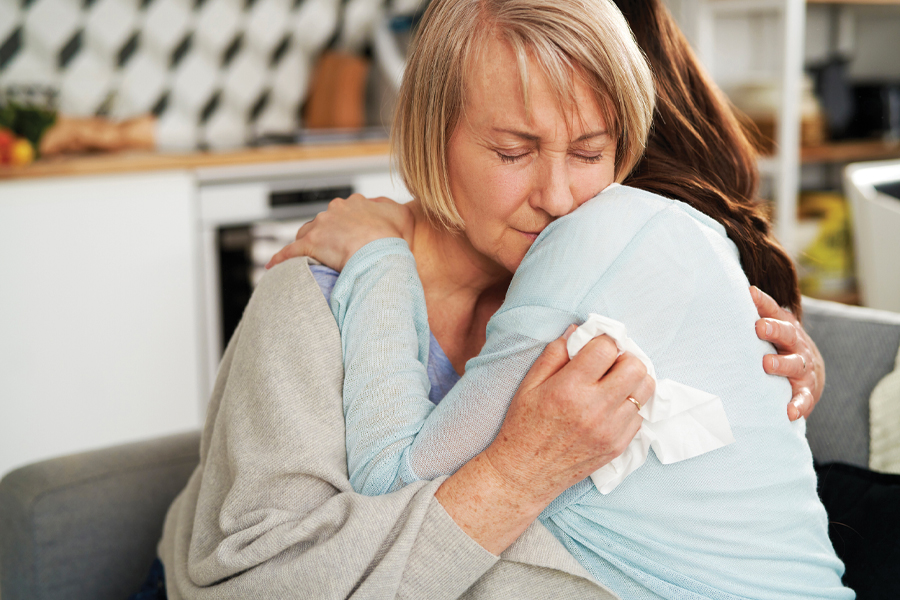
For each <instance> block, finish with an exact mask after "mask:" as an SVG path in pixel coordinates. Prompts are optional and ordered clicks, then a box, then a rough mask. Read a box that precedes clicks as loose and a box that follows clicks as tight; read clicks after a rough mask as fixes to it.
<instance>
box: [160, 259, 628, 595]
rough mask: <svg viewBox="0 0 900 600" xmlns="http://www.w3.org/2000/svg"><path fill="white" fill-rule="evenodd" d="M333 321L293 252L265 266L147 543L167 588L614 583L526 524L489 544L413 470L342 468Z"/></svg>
mask: <svg viewBox="0 0 900 600" xmlns="http://www.w3.org/2000/svg"><path fill="white" fill-rule="evenodd" d="M342 381H343V367H342V362H341V342H340V334H339V332H338V329H337V326H336V324H335V322H334V318H333V317H332V315H331V311H330V310H329V308H328V306H327V304H326V302H325V299H324V298H323V296H322V293H321V291H320V290H319V287H318V285H317V284H316V282H315V280H314V279H313V277H312V274H311V273H310V271H309V268H308V265H307V261H306V259H295V260H291V261H288V262H286V263H284V264H282V265H279V266H278V267H276V268H275V269H273V270H272V271H271V272H269V273H268V274H267V275H266V276H265V277H264V278H263V280H262V282H261V283H260V285H259V286H258V287H257V289H256V290H255V292H254V294H253V297H252V298H251V300H250V304H249V305H248V307H247V309H246V311H245V313H244V316H243V319H242V321H241V324H240V326H239V327H238V329H237V331H236V332H235V334H234V337H233V338H232V339H231V342H230V343H229V345H228V348H227V350H226V352H225V356H224V358H223V359H222V363H221V366H220V367H219V374H218V378H217V380H216V385H215V389H214V390H213V394H212V398H211V400H210V405H209V411H208V413H207V419H206V427H205V429H204V431H203V434H202V438H201V446H200V464H199V465H198V467H197V468H196V470H195V471H194V473H193V474H192V476H191V478H190V480H189V481H188V484H187V486H186V487H185V489H184V490H183V491H182V492H181V493H180V494H179V495H178V497H177V498H176V499H175V501H174V503H173V504H172V506H171V508H170V509H169V512H168V514H167V516H166V520H165V526H164V530H163V537H162V540H161V541H160V543H159V547H158V551H159V556H160V558H161V559H162V561H163V564H164V565H165V569H166V580H167V581H166V583H167V588H168V593H169V597H170V598H171V599H172V600H180V599H181V598H185V599H193V598H198V599H200V598H217V599H220V598H286V597H301V598H345V597H353V598H394V597H401V598H434V599H437V598H457V597H465V598H550V597H552V598H615V596H614V595H613V594H612V593H611V592H610V591H609V590H608V589H606V588H605V587H603V586H602V585H600V584H598V583H597V582H595V581H594V580H593V579H592V578H591V576H590V575H589V574H588V573H587V571H585V570H584V568H582V567H581V566H580V565H579V564H578V562H576V561H575V560H574V559H573V558H572V556H571V555H570V554H569V553H568V552H567V551H566V550H565V548H564V547H563V546H562V545H561V544H560V543H559V542H558V541H557V540H556V538H554V537H553V536H552V535H551V534H550V533H549V531H548V530H547V529H546V528H544V527H543V526H542V525H541V524H540V523H537V522H536V523H533V524H532V525H531V527H530V528H529V529H528V530H527V531H526V532H525V533H524V534H523V535H522V536H521V537H520V538H519V539H518V540H517V541H516V542H515V543H514V544H513V545H512V546H511V547H510V548H509V549H508V550H506V552H504V553H503V555H502V556H501V557H500V558H498V557H495V556H494V555H492V554H491V553H489V552H487V551H486V550H484V549H483V548H482V547H481V546H479V545H478V544H477V543H476V542H474V541H473V540H472V539H471V538H469V537H468V536H467V535H466V534H465V533H464V532H463V531H462V530H461V529H460V528H459V527H458V526H457V525H456V523H455V522H454V521H453V520H452V519H451V518H450V517H449V515H448V514H447V512H446V511H445V510H444V509H443V507H442V506H441V505H440V503H439V502H438V501H437V500H435V499H434V492H435V490H436V489H437V487H438V486H439V485H440V483H441V481H442V480H435V481H433V482H418V483H417V484H415V485H411V486H408V487H406V488H403V489H402V490H399V491H397V492H395V493H392V494H389V495H387V496H380V497H367V496H361V495H359V494H356V493H355V492H353V490H352V488H351V486H350V482H349V480H348V477H347V460H346V454H345V442H344V417H343V412H342V403H341V386H342Z"/></svg>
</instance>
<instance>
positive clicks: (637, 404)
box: [626, 396, 641, 412]
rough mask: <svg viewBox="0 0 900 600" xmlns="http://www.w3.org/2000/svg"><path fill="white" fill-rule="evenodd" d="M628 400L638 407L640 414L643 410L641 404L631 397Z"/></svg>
mask: <svg viewBox="0 0 900 600" xmlns="http://www.w3.org/2000/svg"><path fill="white" fill-rule="evenodd" d="M626 400H628V401H629V402H631V403H632V404H634V405H635V406H637V409H638V412H640V410H641V403H640V402H638V401H637V400H635V399H634V398H632V397H631V396H628V398H626Z"/></svg>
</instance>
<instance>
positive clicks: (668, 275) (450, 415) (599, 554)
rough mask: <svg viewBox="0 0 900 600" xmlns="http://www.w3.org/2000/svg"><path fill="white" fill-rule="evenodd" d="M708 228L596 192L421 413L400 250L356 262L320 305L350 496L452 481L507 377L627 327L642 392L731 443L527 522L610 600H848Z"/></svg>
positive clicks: (734, 281) (419, 360)
mask: <svg viewBox="0 0 900 600" xmlns="http://www.w3.org/2000/svg"><path fill="white" fill-rule="evenodd" d="M748 286H749V284H748V282H747V279H746V277H745V276H744V273H743V271H742V270H741V268H740V263H739V259H738V254H737V250H736V248H735V246H734V244H732V243H731V241H729V240H728V239H727V237H726V235H725V231H724V228H723V227H722V226H721V225H720V224H718V223H716V222H715V221H713V220H712V219H710V218H708V217H706V216H705V215H703V214H701V213H699V212H697V211H695V210H693V209H692V208H690V207H688V206H687V205H685V204H683V203H680V202H677V201H673V200H668V199H665V198H661V197H659V196H655V195H653V194H649V193H646V192H643V191H639V190H636V189H633V188H627V187H623V186H612V187H610V188H608V189H607V190H606V191H604V192H603V193H601V194H600V195H598V196H597V197H596V198H594V199H592V200H590V201H588V202H587V203H585V204H584V205H583V206H582V207H580V208H579V209H578V210H576V211H575V212H574V213H572V214H571V215H568V216H566V217H563V218H561V219H559V220H557V221H555V222H554V223H552V224H551V225H550V226H549V227H547V228H546V229H545V230H544V232H543V233H542V234H541V235H540V236H539V237H538V239H537V240H536V241H535V243H534V244H533V245H532V247H531V249H530V250H529V252H528V254H527V255H526V256H525V259H524V260H523V261H522V263H521V265H520V267H519V269H518V270H517V272H516V274H515V277H514V278H513V281H512V284H511V285H510V288H509V293H508V294H507V297H506V302H505V303H504V304H503V306H502V307H501V308H500V310H499V311H498V312H497V314H496V315H494V317H493V318H492V319H491V321H490V322H489V324H488V329H487V343H486V345H485V347H484V349H483V350H482V352H481V354H480V355H479V356H477V357H475V358H473V359H472V360H470V361H469V362H468V364H467V365H466V373H465V375H464V376H463V378H462V379H461V380H460V381H459V383H457V385H456V386H455V387H454V388H453V389H452V390H451V391H450V392H449V394H447V396H446V397H445V398H444V400H443V401H442V402H441V403H440V404H439V405H438V406H437V407H436V406H435V405H434V404H432V403H431V402H429V400H428V391H429V390H428V388H429V383H428V377H427V375H426V371H425V366H424V365H426V364H427V358H428V347H429V338H430V336H429V330H428V319H427V313H426V310H425V300H424V295H423V291H422V287H421V283H420V281H419V279H418V276H417V274H416V268H415V262H414V260H413V257H412V254H411V253H410V252H409V249H408V247H407V246H406V244H405V242H403V241H402V240H398V239H387V240H379V241H377V242H373V243H371V244H369V245H367V246H366V247H364V248H363V249H362V250H361V251H360V252H358V253H357V254H356V255H354V256H353V258H352V259H351V260H350V261H349V262H348V263H347V265H346V267H345V269H344V271H343V272H342V273H341V275H340V277H339V278H338V282H337V284H336V286H335V288H334V292H333V294H332V297H331V306H332V311H333V313H334V315H335V318H336V319H337V322H338V325H339V327H340V328H341V337H342V344H343V351H344V364H345V380H344V412H345V416H346V420H347V451H348V463H349V469H350V478H351V482H352V484H353V486H354V488H355V489H357V490H358V491H360V492H362V493H365V494H370V495H377V494H383V493H386V492H388V491H390V490H391V489H394V488H396V487H400V486H403V485H405V484H407V483H409V482H412V481H415V480H418V479H432V478H434V477H436V476H438V475H443V474H450V473H453V472H454V471H455V470H456V469H458V468H459V467H460V466H462V465H463V464H465V462H467V461H468V460H469V459H470V458H471V457H473V456H475V455H476V454H478V453H479V452H480V451H482V450H483V449H484V448H485V447H487V445H488V444H489V443H490V442H491V441H492V440H493V438H494V436H495V435H496V432H497V430H498V429H499V427H500V424H501V423H502V421H503V418H504V416H505V413H506V409H507V407H508V405H509V402H510V400H511V399H512V397H513V395H514V394H515V391H516V389H517V388H518V386H519V383H520V382H521V380H522V378H523V377H524V375H525V373H526V372H527V371H528V369H529V368H530V367H531V365H532V364H533V362H534V360H535V359H536V358H537V356H538V355H539V354H540V352H541V351H542V350H543V348H544V346H545V345H546V344H547V343H548V342H550V341H552V340H554V339H556V338H557V337H559V336H560V335H561V334H562V332H563V331H564V330H565V329H566V327H567V326H568V325H569V324H570V323H580V322H582V321H584V320H585V318H586V317H587V315H588V314H589V313H592V312H593V313H599V314H602V315H605V316H608V317H610V318H613V319H615V320H618V321H621V322H623V323H625V325H626V326H627V327H628V332H629V335H630V336H631V338H632V339H633V340H635V342H637V344H638V345H639V346H640V347H641V348H642V349H643V350H644V351H645V352H646V353H647V354H648V356H649V357H650V359H651V360H652V361H653V363H654V365H655V366H656V369H657V375H658V377H660V378H670V379H673V380H675V381H678V382H681V383H684V384H686V385H689V386H693V387H696V388H699V389H701V390H704V391H707V392H710V393H713V394H716V395H718V396H719V397H720V398H721V399H722V401H723V403H724V406H725V410H726V413H727V414H728V419H729V421H730V423H731V427H732V431H733V432H734V436H735V438H736V442H735V443H733V444H731V445H729V446H726V447H725V448H721V449H719V450H715V451H713V452H710V453H707V454H704V455H702V456H699V457H696V458H693V459H690V460H687V461H683V462H680V463H675V464H671V465H666V466H664V465H662V464H661V463H660V462H659V461H658V460H657V459H656V457H655V456H654V455H653V453H652V452H651V455H650V456H649V458H648V460H647V462H646V464H645V465H644V466H642V467H641V468H639V469H638V470H637V471H635V472H634V473H632V474H631V475H630V476H629V477H627V478H626V479H625V480H624V482H623V483H622V484H620V485H619V486H618V487H617V488H616V489H615V490H614V491H613V492H612V493H611V494H609V495H606V496H603V495H601V494H600V493H599V492H598V491H597V489H596V488H595V487H594V486H593V484H592V483H591V482H590V480H585V481H583V482H581V483H579V484H577V485H576V486H574V487H573V488H571V489H569V490H568V491H566V492H565V493H563V495H562V496H560V497H559V498H558V499H557V500H556V501H555V502H554V503H553V504H551V505H550V506H549V507H548V508H547V509H546V510H545V511H544V513H543V514H542V515H541V519H542V521H543V522H544V524H545V525H546V526H547V527H548V528H549V529H550V530H551V531H552V532H553V533H554V534H555V535H556V536H557V537H558V538H559V539H560V540H561V541H562V542H563V543H564V544H565V545H566V546H567V547H568V548H569V550H570V551H571V552H572V554H573V555H574V556H575V557H576V558H577V559H578V560H579V561H580V562H581V563H582V564H583V565H584V566H585V567H586V568H587V569H588V570H589V571H590V572H591V573H592V574H593V575H594V576H595V577H596V578H597V579H598V580H599V581H601V582H603V583H605V584H606V585H608V586H609V587H610V588H611V589H613V590H614V591H615V592H617V593H618V594H619V595H620V596H622V597H623V598H656V597H660V598H679V599H681V598H715V599H733V598H748V597H749V598H766V599H772V600H776V599H777V600H780V599H784V598H842V599H843V598H853V597H854V594H853V592H852V591H850V590H848V589H846V588H843V587H842V586H841V581H840V578H841V575H842V573H843V565H842V564H841V562H840V560H839V559H838V558H837V557H836V555H835V553H834V550H833V549H832V547H831V543H830V541H829V539H828V531H827V519H826V515H825V511H824V509H823V507H822V505H821V503H820V502H819V500H818V497H817V495H816V480H815V474H814V471H813V468H812V457H811V455H810V452H809V447H808V445H807V443H806V439H805V436H804V432H805V422H804V421H802V420H800V421H797V422H794V423H791V422H789V421H788V419H787V417H786V415H785V409H784V405H785V403H786V401H787V399H788V398H789V396H790V390H789V385H788V383H787V381H786V380H784V379H782V378H779V377H773V376H769V375H766V374H765V373H764V372H763V370H762V367H761V365H762V356H763V355H764V354H766V353H767V352H771V351H772V348H771V346H769V345H768V344H766V343H764V342H762V341H760V340H759V339H758V338H757V337H756V335H755V331H754V322H755V320H756V318H757V313H756V309H755V307H754V305H753V302H752V299H751V298H750V295H749V292H748Z"/></svg>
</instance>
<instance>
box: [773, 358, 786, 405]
mask: <svg viewBox="0 0 900 600" xmlns="http://www.w3.org/2000/svg"><path fill="white" fill-rule="evenodd" d="M777 369H778V359H777V358H775V357H774V356H773V357H772V370H773V371H775V370H777ZM782 402H784V400H782Z"/></svg>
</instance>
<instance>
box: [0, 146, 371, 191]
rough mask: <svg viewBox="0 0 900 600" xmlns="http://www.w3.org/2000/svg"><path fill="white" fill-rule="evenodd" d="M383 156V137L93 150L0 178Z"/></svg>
mask: <svg viewBox="0 0 900 600" xmlns="http://www.w3.org/2000/svg"><path fill="white" fill-rule="evenodd" d="M388 154H389V144H388V142H387V140H376V141H355V142H348V143H341V144H316V145H294V146H262V147H259V148H242V149H238V150H231V151H218V152H191V153H167V152H122V153H110V154H99V153H98V154H84V155H72V156H60V157H53V158H48V159H39V160H37V161H35V162H34V163H32V164H30V165H28V166H26V167H0V181H2V180H11V179H32V178H40V177H59V176H66V175H68V176H71V175H103V174H114V173H135V172H139V171H164V170H176V169H189V170H198V171H201V172H202V171H208V172H216V171H222V170H223V169H229V168H232V167H247V166H251V165H263V164H270V165H271V164H277V163H307V162H318V161H333V160H335V159H338V160H340V159H345V160H346V159H351V160H352V159H366V158H381V159H384V158H385V157H387V155H388ZM283 166H287V165H283ZM201 179H203V177H201Z"/></svg>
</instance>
